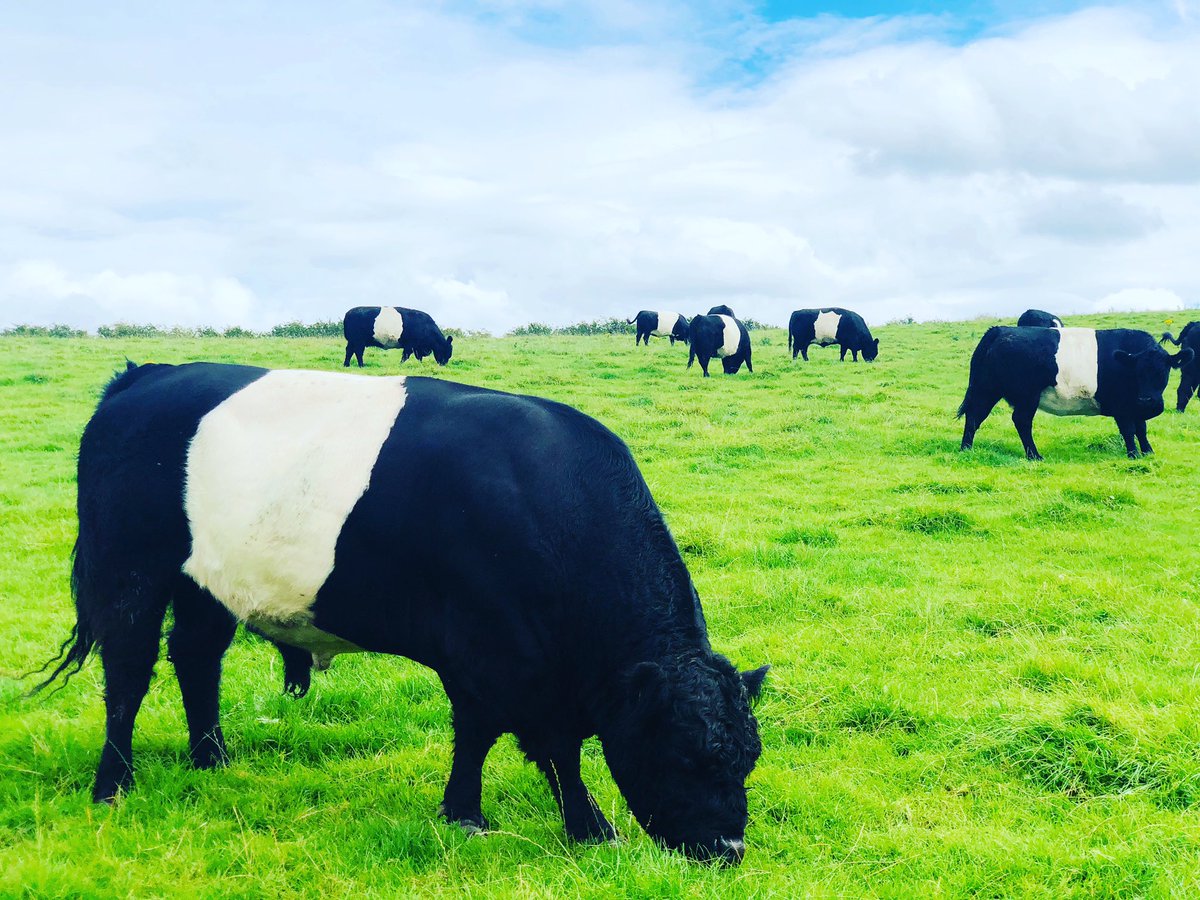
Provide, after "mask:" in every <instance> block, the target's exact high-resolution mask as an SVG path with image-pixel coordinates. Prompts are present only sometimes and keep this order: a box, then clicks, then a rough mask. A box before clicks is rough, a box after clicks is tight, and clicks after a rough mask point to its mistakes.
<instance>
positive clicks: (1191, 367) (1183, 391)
mask: <svg viewBox="0 0 1200 900" xmlns="http://www.w3.org/2000/svg"><path fill="white" fill-rule="evenodd" d="M1167 341H1170V342H1171V343H1172V344H1174V345H1175V346H1176V347H1186V348H1188V349H1190V350H1191V351H1192V359H1191V361H1190V362H1187V363H1184V364H1183V365H1182V366H1180V370H1179V393H1178V394H1176V398H1175V410H1176V412H1183V411H1184V410H1185V409H1187V405H1188V400H1190V399H1191V398H1192V394H1194V393H1195V392H1196V388H1198V387H1200V322H1188V323H1187V324H1186V325H1184V326H1183V331H1181V332H1179V339H1178V340H1176V339H1175V338H1173V337H1172V336H1171V332H1169V331H1167V332H1164V333H1163V336H1162V338H1160V339H1159V343H1161V344H1165V343H1166V342H1167Z"/></svg>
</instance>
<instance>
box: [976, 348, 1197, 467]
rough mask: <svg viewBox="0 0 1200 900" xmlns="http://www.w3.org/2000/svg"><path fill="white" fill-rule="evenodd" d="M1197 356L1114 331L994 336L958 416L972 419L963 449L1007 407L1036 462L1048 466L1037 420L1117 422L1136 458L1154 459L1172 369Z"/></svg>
mask: <svg viewBox="0 0 1200 900" xmlns="http://www.w3.org/2000/svg"><path fill="white" fill-rule="evenodd" d="M1191 359H1192V351H1191V350H1188V349H1185V350H1181V351H1180V352H1179V353H1177V354H1175V355H1174V356H1170V355H1168V354H1167V352H1166V351H1165V350H1163V349H1162V347H1160V346H1158V344H1156V343H1154V338H1153V337H1152V336H1151V335H1149V334H1147V333H1146V332H1144V331H1133V330H1131V329H1128V328H1110V329H1105V330H1101V331H1096V330H1094V329H1091V328H1021V327H1017V328H1012V327H1008V326H994V327H992V328H989V329H988V330H987V333H985V334H984V336H983V338H982V339H981V340H980V341H979V346H978V347H976V348H975V353H974V355H972V357H971V377H970V382H969V384H968V385H967V393H966V396H965V397H964V398H963V402H962V405H961V406H959V408H958V415H959V416H960V417H962V416H965V417H966V425H965V427H964V429H963V439H962V449H963V450H969V449H970V448H971V445H972V443H973V442H974V440H975V431H976V429H978V428H979V425H980V423H982V422H983V420H984V419H986V418H987V417H988V413H990V412H991V411H992V407H994V406H995V405H996V404H997V403H998V402H999V401H1000V400H1001V399H1003V400H1007V401H1008V403H1009V405H1010V406H1012V410H1013V413H1012V420H1013V424H1014V425H1015V426H1016V427H1017V434H1019V435H1020V436H1021V443H1022V444H1024V445H1025V455H1026V456H1027V457H1028V458H1029V459H1041V458H1042V456H1041V454H1040V453H1038V449H1037V447H1036V446H1035V445H1034V443H1033V414H1034V413H1035V412H1036V411H1037V410H1038V409H1042V410H1044V411H1046V412H1048V413H1050V414H1051V415H1055V416H1111V417H1112V418H1114V419H1116V420H1117V428H1119V429H1120V431H1121V437H1122V438H1124V439H1125V449H1126V451H1127V452H1128V454H1129V456H1130V458H1131V459H1132V458H1136V457H1137V455H1138V447H1137V446H1135V445H1134V437H1135V436H1136V438H1137V444H1138V446H1140V447H1141V452H1142V453H1152V452H1153V450H1152V449H1151V447H1150V442H1149V440H1147V438H1146V420H1147V419H1153V418H1154V417H1155V416H1157V415H1158V414H1159V413H1161V412H1162V410H1163V400H1162V392H1163V388H1165V387H1166V386H1167V377H1168V375H1169V374H1170V370H1171V368H1173V367H1174V368H1179V367H1180V366H1181V365H1185V364H1186V363H1188V362H1190V361H1191Z"/></svg>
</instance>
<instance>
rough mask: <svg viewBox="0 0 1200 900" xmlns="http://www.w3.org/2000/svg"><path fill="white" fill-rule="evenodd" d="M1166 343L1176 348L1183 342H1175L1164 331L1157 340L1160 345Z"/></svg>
mask: <svg viewBox="0 0 1200 900" xmlns="http://www.w3.org/2000/svg"><path fill="white" fill-rule="evenodd" d="M1167 341H1170V342H1171V343H1172V344H1174V345H1175V346H1176V347H1178V346H1180V345H1181V344H1182V343H1183V341H1177V340H1176V339H1175V338H1174V337H1172V336H1171V332H1169V331H1164V332H1163V336H1162V337H1160V338H1159V339H1158V342H1159V343H1160V344H1165V343H1166V342H1167Z"/></svg>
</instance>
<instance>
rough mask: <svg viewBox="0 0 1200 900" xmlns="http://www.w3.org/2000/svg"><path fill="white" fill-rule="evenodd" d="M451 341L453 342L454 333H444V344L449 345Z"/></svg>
mask: <svg viewBox="0 0 1200 900" xmlns="http://www.w3.org/2000/svg"><path fill="white" fill-rule="evenodd" d="M453 343H454V335H452V334H448V335H446V346H447V347H449V346H450V345H451V344H453Z"/></svg>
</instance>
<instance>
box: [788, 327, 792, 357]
mask: <svg viewBox="0 0 1200 900" xmlns="http://www.w3.org/2000/svg"><path fill="white" fill-rule="evenodd" d="M791 352H792V326H791V325H790V324H789V325H788V353H791Z"/></svg>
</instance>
